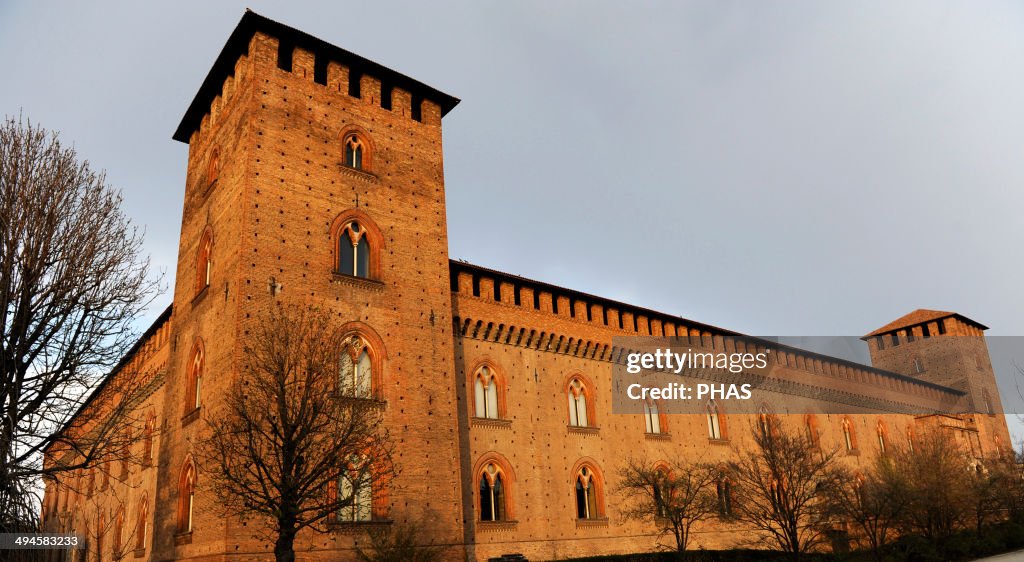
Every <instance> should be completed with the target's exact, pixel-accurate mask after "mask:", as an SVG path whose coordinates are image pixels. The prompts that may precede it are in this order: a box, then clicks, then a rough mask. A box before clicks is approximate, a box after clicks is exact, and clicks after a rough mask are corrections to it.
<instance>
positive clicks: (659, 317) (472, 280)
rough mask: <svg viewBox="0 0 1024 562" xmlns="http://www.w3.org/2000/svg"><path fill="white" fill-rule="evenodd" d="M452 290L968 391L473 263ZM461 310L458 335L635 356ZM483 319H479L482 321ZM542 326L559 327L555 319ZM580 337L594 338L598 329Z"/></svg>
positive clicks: (799, 365)
mask: <svg viewBox="0 0 1024 562" xmlns="http://www.w3.org/2000/svg"><path fill="white" fill-rule="evenodd" d="M450 271H451V273H450V275H451V280H450V282H451V291H452V292H453V293H455V294H456V295H457V296H458V298H460V299H467V298H468V299H473V300H475V301H481V302H486V303H493V304H494V305H498V306H505V307H515V308H518V309H525V310H526V311H527V312H533V313H538V314H543V315H550V316H555V317H558V318H559V319H561V320H565V321H569V322H578V323H581V324H585V325H588V326H593V327H599V328H605V329H610V330H611V331H612V333H617V334H619V335H624V336H655V337H657V336H664V337H678V338H686V339H687V341H689V342H691V343H693V344H694V345H706V346H708V347H710V348H712V349H721V350H724V351H727V352H733V351H736V352H753V353H756V352H759V351H767V352H768V353H769V354H770V355H771V356H772V358H773V359H772V361H773V362H775V363H776V364H778V365H780V366H782V367H785V368H788V369H792V370H796V371H802V372H806V373H812V374H815V375H821V376H824V377H830V378H834V379H839V380H845V381H850V382H852V383H855V384H862V385H870V386H874V387H877V388H881V389H885V390H891V391H894V392H897V393H900V394H902V395H904V396H907V397H914V398H916V399H918V400H926V401H930V402H934V403H942V402H951V401H955V400H957V399H958V398H960V397H962V396H963V395H964V393H963V392H962V391H960V390H957V389H953V388H949V387H948V386H944V385H941V384H936V383H933V382H929V381H926V380H921V379H918V378H914V377H909V376H906V375H903V374H900V373H896V372H892V371H888V370H884V369H878V368H875V367H871V366H868V365H863V364H860V363H856V362H853V361H848V360H845V359H840V358H837V357H831V356H829V355H824V354H820V353H814V352H811V351H807V350H803V349H799V348H795V347H791V346H787V345H784V344H780V343H778V342H774V341H771V340H766V339H761V338H756V337H752V336H747V335H744V334H741V333H739V332H734V331H731V330H726V329H723V328H718V327H716V326H711V325H708V324H703V323H700V322H695V321H692V320H688V319H685V318H682V317H678V316H673V315H670V314H665V313H662V312H658V311H655V310H650V309H646V308H642V307H638V306H634V305H630V304H626V303H622V302H618V301H614V300H611V299H606V298H603V297H598V296H594V295H589V294H586V293H582V292H579V291H574V290H571V289H566V288H563V287H558V286H556V285H550V284H547V283H543V282H540V281H534V280H532V279H527V278H524V277H519V276H516V275H511V274H508V273H503V272H500V271H495V270H492V269H487V268H483V267H479V266H475V265H472V264H468V263H465V262H460V261H456V260H452V261H451V262H450ZM462 308H463V307H459V310H457V312H456V314H455V315H454V316H453V322H454V330H455V334H456V335H457V336H461V337H468V338H471V339H480V340H488V341H496V342H502V343H506V344H510V345H516V346H523V347H529V348H534V349H540V350H543V351H550V352H552V353H560V354H569V355H574V356H578V357H582V358H587V359H594V360H599V361H608V362H612V363H624V362H625V357H626V355H627V354H628V353H630V352H631V350H629V349H624V348H620V347H617V346H614V345H611V344H610V343H608V342H607V338H591V339H587V338H580V337H579V335H578V334H574V333H565V332H570V331H571V330H561V331H562V332H563V333H559V331H558V330H550V329H547V330H537V329H534V328H532V327H530V326H523V325H521V323H520V322H517V323H516V324H520V325H511V324H508V323H504V322H502V321H500V320H498V321H493V320H492V319H490V318H483V317H480V316H481V314H480V313H479V312H478V313H477V314H473V313H472V312H471V311H469V310H463V309H462ZM474 316H475V317H474ZM538 325H543V326H547V327H551V326H552V323H551V322H550V321H541V322H538ZM577 332H587V333H591V332H592V331H590V330H577Z"/></svg>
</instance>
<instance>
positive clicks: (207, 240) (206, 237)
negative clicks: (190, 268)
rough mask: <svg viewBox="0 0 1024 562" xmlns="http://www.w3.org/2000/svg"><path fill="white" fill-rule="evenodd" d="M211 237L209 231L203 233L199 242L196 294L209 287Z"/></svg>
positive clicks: (211, 260) (211, 251)
mask: <svg viewBox="0 0 1024 562" xmlns="http://www.w3.org/2000/svg"><path fill="white" fill-rule="evenodd" d="M212 255H213V235H212V234H211V232H210V229H207V230H206V232H204V233H203V237H202V238H201V239H200V240H199V253H198V254H197V255H196V293H197V294H198V293H200V292H201V291H202V290H203V289H205V288H207V287H209V286H210V273H211V270H212V268H213V259H212Z"/></svg>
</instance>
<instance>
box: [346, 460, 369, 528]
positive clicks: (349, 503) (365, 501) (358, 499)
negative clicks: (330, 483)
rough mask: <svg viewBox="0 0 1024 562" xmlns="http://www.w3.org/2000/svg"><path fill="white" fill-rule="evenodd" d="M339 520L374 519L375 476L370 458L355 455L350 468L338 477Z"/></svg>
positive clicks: (350, 521) (351, 521)
mask: <svg viewBox="0 0 1024 562" xmlns="http://www.w3.org/2000/svg"><path fill="white" fill-rule="evenodd" d="M337 494H338V500H339V502H340V503H342V504H343V505H342V507H341V509H339V510H338V521H341V522H349V523H353V522H357V521H372V520H373V478H372V467H371V466H370V462H369V459H368V458H365V457H362V458H360V457H358V456H356V457H353V458H352V462H351V463H349V467H348V470H347V471H346V472H344V473H342V475H341V477H339V478H338V484H337Z"/></svg>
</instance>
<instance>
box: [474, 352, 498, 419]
mask: <svg viewBox="0 0 1024 562" xmlns="http://www.w3.org/2000/svg"><path fill="white" fill-rule="evenodd" d="M502 391H503V389H502V384H501V377H500V376H499V374H498V372H497V371H496V370H495V369H494V368H492V367H491V366H489V365H481V366H480V368H478V369H477V370H476V372H475V373H474V376H473V405H474V408H475V409H474V414H475V415H476V417H478V418H487V419H492V420H496V419H501V418H502V417H503V415H504V412H503V410H504V408H503V407H502V406H503V402H504V400H503V399H502V398H503V396H502V395H501V393H502Z"/></svg>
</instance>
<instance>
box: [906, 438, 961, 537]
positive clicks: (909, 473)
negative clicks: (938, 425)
mask: <svg viewBox="0 0 1024 562" xmlns="http://www.w3.org/2000/svg"><path fill="white" fill-rule="evenodd" d="M888 454H889V455H891V456H892V458H893V463H894V466H896V467H897V468H898V471H899V472H898V473H897V475H896V476H897V477H898V478H899V479H900V480H901V481H902V482H905V483H906V486H907V490H908V497H909V501H908V503H907V505H906V509H905V513H904V516H903V517H902V518H901V519H902V527H903V528H902V529H901V530H902V531H903V532H905V533H917V534H920V535H922V536H924V537H925V538H927V539H930V540H936V539H942V538H945V537H949V536H950V535H952V534H953V533H954V532H956V531H957V530H959V529H962V528H963V527H964V526H965V523H967V521H969V520H970V517H971V516H972V515H973V498H972V497H971V492H972V487H973V484H974V483H973V482H972V480H973V479H974V477H975V476H974V475H975V474H976V471H975V469H974V466H975V462H976V461H975V459H972V458H971V457H970V455H968V454H967V451H965V450H964V448H963V447H961V446H960V445H958V444H957V443H956V442H955V440H953V439H951V438H950V436H949V435H948V434H944V432H943V431H942V430H940V429H936V430H932V431H929V432H925V433H924V434H923V435H921V436H919V437H917V438H915V439H914V441H913V445H912V446H909V445H908V446H907V447H894V448H893V450H892V451H890V452H889V453H888Z"/></svg>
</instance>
